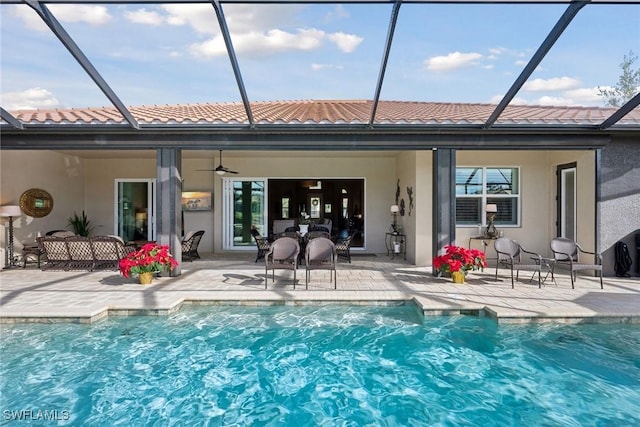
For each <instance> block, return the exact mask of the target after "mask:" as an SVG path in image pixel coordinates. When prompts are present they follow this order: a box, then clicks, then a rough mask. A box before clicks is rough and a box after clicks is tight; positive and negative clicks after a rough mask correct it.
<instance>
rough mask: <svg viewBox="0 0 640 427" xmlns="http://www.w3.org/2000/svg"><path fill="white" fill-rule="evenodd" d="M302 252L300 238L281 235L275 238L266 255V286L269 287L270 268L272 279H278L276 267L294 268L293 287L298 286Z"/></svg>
mask: <svg viewBox="0 0 640 427" xmlns="http://www.w3.org/2000/svg"><path fill="white" fill-rule="evenodd" d="M299 254H300V244H299V243H298V239H294V238H293V237H281V238H279V239H277V240H274V241H273V243H271V246H270V247H269V250H268V251H267V253H266V254H265V256H264V266H265V275H264V288H265V289H267V281H268V279H269V270H271V273H272V280H273V281H274V282H275V281H276V273H275V270H276V269H282V270H293V289H295V288H296V270H297V269H298V255H299Z"/></svg>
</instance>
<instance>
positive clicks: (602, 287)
mask: <svg viewBox="0 0 640 427" xmlns="http://www.w3.org/2000/svg"><path fill="white" fill-rule="evenodd" d="M600 289H604V285H603V284H602V270H600Z"/></svg>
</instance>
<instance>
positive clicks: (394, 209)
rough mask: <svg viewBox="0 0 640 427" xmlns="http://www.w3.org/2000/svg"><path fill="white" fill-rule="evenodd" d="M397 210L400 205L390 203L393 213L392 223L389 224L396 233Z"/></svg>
mask: <svg viewBox="0 0 640 427" xmlns="http://www.w3.org/2000/svg"><path fill="white" fill-rule="evenodd" d="M398 212H400V206H398V205H391V215H393V224H391V228H392V229H393V232H394V233H396V234H397V233H398Z"/></svg>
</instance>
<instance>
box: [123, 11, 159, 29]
mask: <svg viewBox="0 0 640 427" xmlns="http://www.w3.org/2000/svg"><path fill="white" fill-rule="evenodd" d="M124 17H125V18H126V19H127V20H128V21H131V22H133V23H134V24H145V25H161V24H163V23H164V22H165V19H164V18H163V17H162V15H160V14H159V13H158V12H156V11H153V10H147V9H145V8H142V9H138V10H134V11H126V12H125V13H124Z"/></svg>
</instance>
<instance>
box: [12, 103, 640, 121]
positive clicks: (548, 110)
mask: <svg viewBox="0 0 640 427" xmlns="http://www.w3.org/2000/svg"><path fill="white" fill-rule="evenodd" d="M372 108H373V102H372V101H370V100H301V101H266V102H252V103H251V110H252V114H253V117H254V122H255V123H256V124H367V123H368V122H369V119H370V115H371V110H372ZM495 108H496V106H495V105H492V104H457V103H437V102H404V101H380V102H379V103H378V108H377V112H376V119H375V124H415V125H480V124H483V123H484V122H486V120H487V119H488V118H489V116H490V115H491V113H492V112H493V111H494V109H495ZM129 111H130V112H131V114H132V115H133V117H134V118H135V119H136V120H137V121H138V122H139V123H140V124H142V125H145V124H208V125H217V124H220V125H222V124H230V125H233V124H236V125H244V124H248V119H247V114H246V112H245V109H244V105H243V104H242V103H211V104H184V105H143V106H138V107H129ZM615 111H616V108H600V107H546V106H520V105H514V106H508V107H507V108H506V109H505V110H504V112H503V113H502V114H501V115H500V117H499V119H498V120H497V122H496V124H499V125H500V124H504V125H598V124H600V123H602V122H603V121H604V120H605V119H607V118H608V117H609V116H611V114H613V113H614V112H615ZM11 114H12V115H13V116H14V117H16V118H17V119H18V120H19V121H21V122H22V123H24V124H32V125H41V124H81V125H85V124H103V125H108V124H123V123H126V122H125V120H124V119H123V117H122V116H121V115H120V113H119V112H118V110H116V109H115V108H114V107H98V108H71V109H50V110H20V111H12V112H11ZM618 124H625V125H640V109H638V108H636V109H635V110H634V111H631V112H630V113H629V114H627V115H626V116H625V117H624V118H623V119H622V120H620V121H619V122H618Z"/></svg>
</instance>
